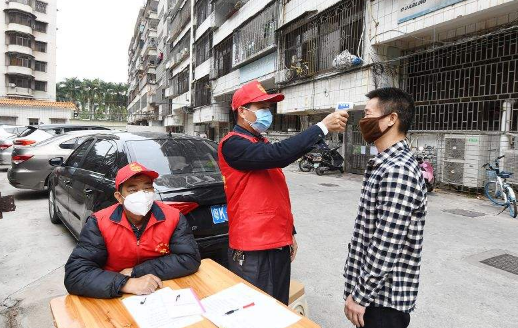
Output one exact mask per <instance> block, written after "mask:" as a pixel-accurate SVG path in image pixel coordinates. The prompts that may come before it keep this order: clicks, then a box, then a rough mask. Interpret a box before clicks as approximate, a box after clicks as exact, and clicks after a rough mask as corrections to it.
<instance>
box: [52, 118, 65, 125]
mask: <svg viewBox="0 0 518 328" xmlns="http://www.w3.org/2000/svg"><path fill="white" fill-rule="evenodd" d="M65 123H67V120H66V119H65V118H51V119H50V124H65Z"/></svg>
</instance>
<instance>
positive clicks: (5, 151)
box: [0, 125, 27, 165]
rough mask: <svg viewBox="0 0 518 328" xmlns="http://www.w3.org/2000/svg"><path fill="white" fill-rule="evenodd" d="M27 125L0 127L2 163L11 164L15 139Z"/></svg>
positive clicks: (0, 161) (0, 163)
mask: <svg viewBox="0 0 518 328" xmlns="http://www.w3.org/2000/svg"><path fill="white" fill-rule="evenodd" d="M25 129H27V126H7V125H3V126H1V127H0V165H11V153H12V151H13V148H14V147H13V139H14V138H16V137H18V135H19V134H20V133H22V132H23V131H24V130H25Z"/></svg>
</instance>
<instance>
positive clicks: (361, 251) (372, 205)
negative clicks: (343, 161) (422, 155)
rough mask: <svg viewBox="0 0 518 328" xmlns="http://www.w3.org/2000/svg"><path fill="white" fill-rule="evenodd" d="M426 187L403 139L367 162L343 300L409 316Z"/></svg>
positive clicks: (413, 299)
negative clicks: (391, 309)
mask: <svg viewBox="0 0 518 328" xmlns="http://www.w3.org/2000/svg"><path fill="white" fill-rule="evenodd" d="M425 214H426V186H425V182H424V179H423V175H422V173H421V169H420V167H419V164H418V163H417V160H416V159H415V157H414V156H413V155H412V153H411V152H410V149H409V147H408V144H407V142H406V141H405V140H402V141H400V142H398V143H396V144H394V145H393V146H392V147H390V148H389V149H387V150H385V151H384V152H382V153H379V154H378V155H377V156H376V157H374V158H372V159H370V160H369V162H368V164H367V169H366V171H365V177H364V179H363V186H362V193H361V197H360V204H359V210H358V216H357V217H356V222H355V224H354V231H353V237H352V239H351V243H350V244H349V254H348V257H347V260H346V262H345V272H344V277H345V290H344V299H346V298H347V297H348V296H349V295H351V294H352V297H353V299H354V301H355V302H356V303H358V304H360V305H362V306H365V307H367V306H378V307H381V306H383V307H390V308H393V309H396V310H398V311H402V312H406V313H409V312H411V311H412V310H413V309H414V308H415V302H416V298H417V289H418V287H419V270H420V265H421V249H422V246H423V228H424V222H425V220H424V218H425Z"/></svg>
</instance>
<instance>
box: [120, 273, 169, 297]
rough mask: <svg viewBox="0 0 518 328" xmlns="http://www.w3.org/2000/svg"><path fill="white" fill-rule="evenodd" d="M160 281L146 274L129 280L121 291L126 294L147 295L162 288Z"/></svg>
mask: <svg viewBox="0 0 518 328" xmlns="http://www.w3.org/2000/svg"><path fill="white" fill-rule="evenodd" d="M162 286H163V284H162V280H160V278H158V277H157V276H154V275H152V274H147V275H145V276H142V277H140V278H130V279H129V280H128V281H127V282H126V284H125V285H124V286H123V287H122V289H121V291H122V292H123V293H127V294H135V295H148V294H151V293H152V292H154V291H155V290H157V289H158V288H162Z"/></svg>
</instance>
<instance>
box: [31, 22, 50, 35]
mask: <svg viewBox="0 0 518 328" xmlns="http://www.w3.org/2000/svg"><path fill="white" fill-rule="evenodd" d="M47 25H48V24H47V23H44V22H39V21H36V22H35V23H34V30H35V31H38V32H41V33H47Z"/></svg>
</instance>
